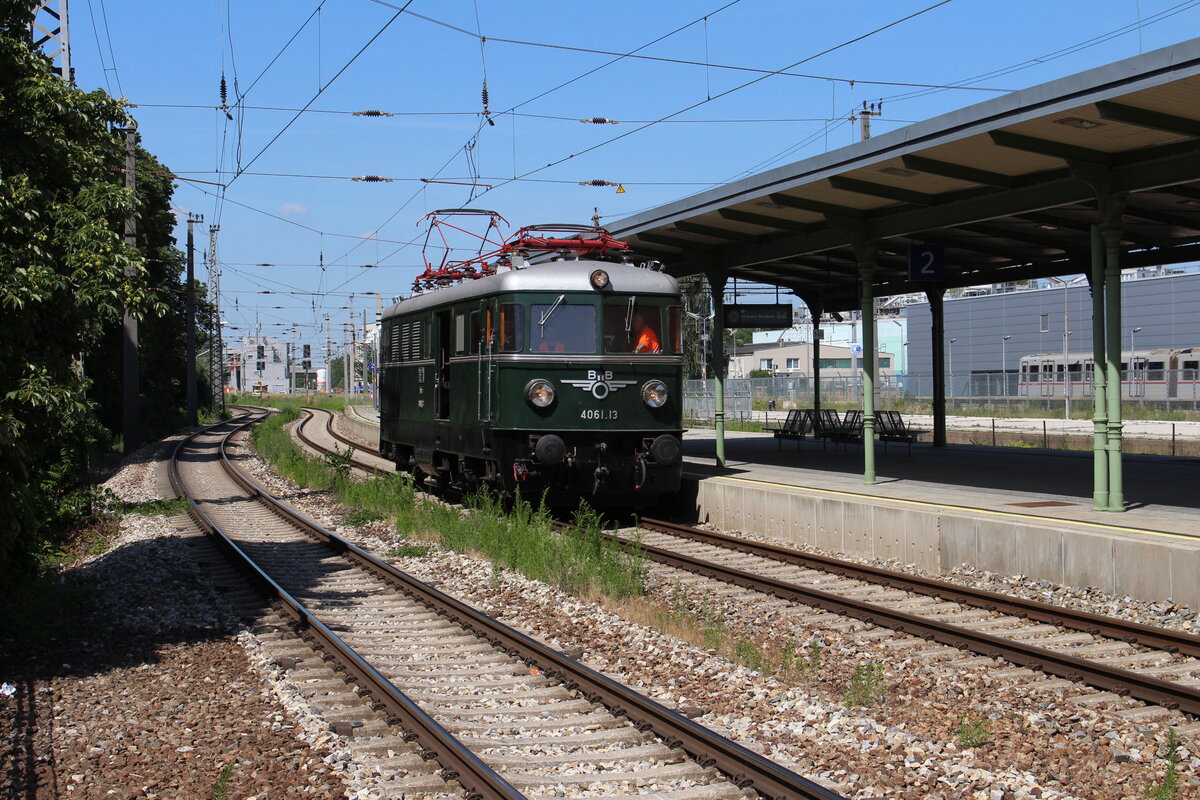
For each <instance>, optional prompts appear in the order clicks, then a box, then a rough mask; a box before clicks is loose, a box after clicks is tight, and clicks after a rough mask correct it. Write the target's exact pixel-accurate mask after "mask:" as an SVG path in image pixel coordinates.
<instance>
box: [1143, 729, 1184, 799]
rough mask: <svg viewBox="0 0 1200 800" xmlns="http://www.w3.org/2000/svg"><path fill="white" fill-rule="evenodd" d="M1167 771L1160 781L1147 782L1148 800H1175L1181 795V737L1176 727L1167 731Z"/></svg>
mask: <svg viewBox="0 0 1200 800" xmlns="http://www.w3.org/2000/svg"><path fill="white" fill-rule="evenodd" d="M1163 760H1164V761H1166V762H1167V771H1166V774H1164V775H1163V777H1162V780H1161V781H1159V782H1158V783H1148V784H1146V792H1145V794H1146V798H1147V800H1175V798H1176V797H1178V796H1179V737H1178V736H1177V735H1176V733H1175V729H1174V728H1171V729H1170V730H1169V731H1168V733H1167V752H1166V753H1165V754H1164V755H1163Z"/></svg>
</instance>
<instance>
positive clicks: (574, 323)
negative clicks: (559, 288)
mask: <svg viewBox="0 0 1200 800" xmlns="http://www.w3.org/2000/svg"><path fill="white" fill-rule="evenodd" d="M561 299H562V298H561V297H560V298H559V301H556V302H552V303H534V304H532V305H530V306H529V349H530V350H531V351H532V352H534V353H594V352H596V307H595V306H593V305H590V304H589V305H580V304H575V303H563V302H560V301H561Z"/></svg>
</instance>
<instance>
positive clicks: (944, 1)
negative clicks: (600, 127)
mask: <svg viewBox="0 0 1200 800" xmlns="http://www.w3.org/2000/svg"><path fill="white" fill-rule="evenodd" d="M953 1H954V0H938V2H936V3H933V4H932V5H928V6H926V7H925V8H922V9H920V10H918V11H914V12H912V13H911V14H907V15H905V16H903V17H900V18H899V19H895V20H892V21H891V22H889V23H887V24H885V25H881V26H879V27H876V28H873V29H872V30H870V31H867V32H866V33H862V34H859V35H858V36H855V37H853V38H851V39H846V40H845V41H842V42H840V43H838V44H835V45H832V46H830V47H827V48H825V49H824V50H821V51H819V52H817V53H813V54H812V55H810V56H806V57H804V58H802V59H800V60H799V61H795V62H793V63H791V64H789V65H787V66H786V67H783V68H782V69H780V70H776V71H775V72H773V73H769V74H767V75H759V76H758V77H756V78H752V79H751V80H749V81H746V82H745V83H742V84H739V85H737V86H734V87H732V88H730V89H726V90H725V91H723V92H719V93H717V94H716V95H713V96H712V97H711V98H709V97H706V98H705V99H703V100H698V101H696V102H695V103H692V104H690V105H687V106H685V107H683V108H681V109H679V110H678V111H674V112H672V113H670V114H667V115H665V116H663V117H661V118H659V119H657V120H654V121H653V122H647V123H644V124H642V125H639V126H638V127H636V128H634V129H633V130H630V131H626V132H624V133H621V134H618V135H616V136H613V137H611V138H609V139H605V140H604V141H602V142H598V143H596V144H594V145H591V146H590V147H586V148H584V149H583V150H580V151H579V152H578V153H571V154H569V155H566V156H563V157H562V158H559V159H557V160H555V161H551V162H550V163H548V164H546V165H544V166H541V167H536V168H534V169H531V170H528V171H526V172H524V173H522V174H521V175H517V176H514V178H513V179H510V180H508V181H504V182H501V183H500V184H498V185H497V186H496V188H499V187H500V186H505V185H506V184H508V183H511V182H513V181H514V180H517V179H520V178H527V177H529V176H530V175H535V174H537V173H538V172H542V171H543V170H547V169H550V168H551V167H555V166H558V165H559V164H562V163H565V162H567V161H570V160H571V159H573V158H577V157H579V156H581V155H583V154H585V153H590V152H592V151H594V150H598V149H600V148H601V147H606V146H607V145H610V144H612V143H613V142H617V141H620V140H622V139H625V138H628V137H630V136H633V135H634V134H636V133H640V132H641V131H644V130H646V129H647V128H650V127H653V126H654V125H657V124H659V123H660V122H662V121H665V120H668V119H671V118H673V117H677V116H679V115H680V114H684V113H686V112H688V111H691V110H692V109H693V108H698V107H700V106H702V105H704V104H706V103H711V102H712V101H713V100H718V99H720V98H722V97H726V96H728V95H731V94H733V93H734V92H739V91H741V90H742V89H746V88H748V87H750V86H753V85H755V84H757V83H761V82H762V81H765V80H766V79H767V78H770V77H772V75H774V74H776V73H778V72H782V71H783V70H789V69H793V68H795V67H798V66H799V65H801V64H805V63H807V62H809V61H813V60H814V59H817V58H820V57H821V56H824V55H828V54H829V53H832V52H835V51H837V50H840V49H842V48H844V47H848V46H850V45H852V44H856V43H857V42H861V41H863V40H864V39H868V38H870V37H872V36H874V35H876V34H878V33H881V32H883V31H885V30H888V29H890V28H894V27H896V26H897V25H901V24H903V23H905V22H908V21H909V20H912V19H915V18H916V17H919V16H922V15H924V14H928V13H929V12H931V11H934V10H936V9H938V8H941V7H942V6H945V5H948V4H949V3H951V2H953ZM487 191H492V190H486V191H485V192H483V194H486V193H487Z"/></svg>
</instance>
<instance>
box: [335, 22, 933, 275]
mask: <svg viewBox="0 0 1200 800" xmlns="http://www.w3.org/2000/svg"><path fill="white" fill-rule="evenodd" d="M371 1H372V2H374V3H377V4H379V5H383V6H387V7H388V8H397V6H394V5H392V4H391V3H388V2H386V1H385V0H371ZM947 1H948V0H947ZM740 2H741V0H731V1H730V2H728V3H725V4H724V5H722V6H720V7H719V8H717V9H716V10H715V11H711V12H709V13H708V14H706V15H704V16H703V17H697V18H696V19H694V20H692V21H691V22H688V23H687V24H685V25H681V26H679V27H678V28H675V29H674V30H672V31H669V32H668V33H664V34H663V35H661V36H658V37H656V38H654V39H651V40H650V41H649V42H646V43H645V44H643V45H641V46H639V47H636V48H634V49H633V50H631V51H629V54H633V53H637V52H639V51H641V50H645V49H646V48H647V47H651V46H653V45H655V44H657V43H658V42H661V41H662V40H664V39H667V38H669V37H671V36H674V35H675V34H677V33H679V32H680V31H683V30H686V29H687V28H690V27H691V26H693V25H695V24H696V23H698V22H701V21H703V20H706V19H707V18H708V17H710V16H715V15H716V14H719V13H721V12H722V11H725V10H726V9H728V8H731V7H732V6H735V5H737V4H738V3H740ZM409 5H411V0H410V2H409V3H406V4H405V5H404V7H403V8H400V9H399V10H398V13H407V14H409V15H410V16H415V17H418V18H420V19H424V20H427V21H429V22H433V23H434V24H437V25H443V26H446V27H450V28H454V29H456V30H465V29H458V28H455V26H452V25H449V23H444V22H442V21H440V20H435V19H433V18H432V17H426V16H424V15H421V14H417V13H416V12H414V11H408V10H407V9H408V6H409ZM465 32H466V33H467V34H468V35H473V34H471V32H470V31H465ZM627 55H628V54H627ZM624 57H625V56H617V57H615V58H613V59H610V60H609V61H606V62H605V63H603V64H601V65H599V66H597V67H593V68H592V69H589V70H587V71H586V72H583V73H581V74H579V75H576V76H575V77H574V78H570V79H569V80H566V81H563V82H562V83H560V84H558V85H557V86H554V87H552V88H550V89H547V90H545V91H543V92H539V93H538V94H536V95H534V96H533V97H531V98H529V99H527V100H524V101H522V102H520V103H517V104H516V105H514V106H512V107H510V108H508V109H507V110H505V111H504V112H502V114H508V113H512V112H514V111H516V110H517V109H518V108H521V107H522V106H525V105H528V104H530V103H532V102H534V101H535V100H540V99H541V98H543V97H545V96H547V95H549V94H552V93H554V92H556V91H558V90H559V89H562V88H564V87H566V86H569V85H571V84H572V83H575V82H576V81H580V80H582V79H584V78H586V77H588V76H589V75H593V74H595V73H597V72H599V71H600V70H602V69H605V68H606V67H608V66H610V65H612V64H615V63H617V62H618V61H620V60H621V59H622V58H624ZM484 124H485V123H483V122H481V123H480V124H479V127H477V128H476V130H475V133H474V134H472V136H471V138H470V139H468V140H467V142H466V143H465V144H464V145H462V146H461V147H459V149H458V150H457V151H455V153H454V154H453V155H452V156H450V158H448V159H447V160H446V162H445V163H444V164H442V166H441V167H439V168H438V170H437V172H435V173H434V177H435V178H436V177H438V176H440V175H441V174H442V171H443V170H445V169H446V167H448V166H449V165H450V164H451V163H452V162H453V161H454V160H455V159H456V158H458V155H459V153H462V152H463V151H464V150H466V148H467V147H468V146H471V142H472V141H473V140H474V139H475V137H477V136H478V135H479V132H480V131H481V130H482V129H483V127H484ZM423 189H424V187H421V188H420V189H418V190H417V191H416V192H414V193H413V194H412V196H410V197H409V198H408V199H407V200H406V201H404V204H403V205H401V206H400V207H399V208H398V209H396V210H395V211H394V212H392V214H391V216H389V217H388V218H387V219H386V220H384V222H383V224H382V225H380V226H379V227H378V228H376V230H379V229H382V228H383V227H385V226H386V225H388V224H390V223H391V221H392V220H393V219H395V218H396V216H397V215H399V214H400V212H402V211H403V210H404V209H405V208H407V207H408V206H409V205H410V204H411V203H412V202H413V200H416V199H417V197H418V196H419V195H420V193H421V191H423ZM472 197H473V198H474V195H472ZM360 246H361V243H359V244H357V245H355V246H354V247H352V248H350V250H348V251H346V252H345V253H343V254H342V258H345V257H346V256H348V255H349V254H350V253H352V252H354V251H355V250H356V249H357V248H358V247H360ZM403 249H404V248H403V247H399V248H396V249H395V250H393V251H392V252H391V253H388V254H387V255H386V256H384V257H383V258H382V259H379V260H380V261H386V260H387V259H389V258H391V257H392V256H394V255H395V254H396V253H398V252H400V251H401V250H403ZM343 285H345V284H343Z"/></svg>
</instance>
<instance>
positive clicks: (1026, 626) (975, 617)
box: [616, 519, 1200, 716]
mask: <svg viewBox="0 0 1200 800" xmlns="http://www.w3.org/2000/svg"><path fill="white" fill-rule="evenodd" d="M640 525H641V528H642V529H643V530H644V532H645V534H644V535H643V536H642V538H640V539H639V541H638V542H637V543H636V544H634V543H633V542H632V541H631V540H630V539H628V538H626V537H616V538H618V539H619V540H620V541H622V542H623V543H624V544H625V545H626V546H629V547H633V546H636V547H637V548H638V549H639V550H640V551H641V552H643V553H645V554H646V556H647V557H648V558H650V559H652V560H654V561H656V562H658V563H661V564H664V565H667V566H670V567H674V568H677V569H681V570H685V571H687V572H690V573H693V574H697V575H701V576H704V577H708V578H716V579H718V580H721V581H723V582H726V583H731V584H735V585H738V586H742V587H744V588H747V589H751V590H753V591H756V592H761V593H764V594H768V595H773V596H776V597H780V598H782V599H786V600H791V601H794V602H797V603H802V604H804V605H807V606H813V607H816V608H820V609H823V610H825V611H830V612H833V613H836V614H839V615H844V616H847V617H850V618H854V619H858V620H861V621H863V622H866V623H869V624H874V625H880V626H883V627H887V628H891V629H893V630H897V631H901V632H904V633H908V634H911V635H914V636H918V637H921V638H924V639H929V640H932V641H936V642H938V643H941V644H944V645H949V646H951V647H955V648H959V649H964V650H969V651H972V652H975V653H978V654H980V655H984V656H988V657H991V658H1003V659H1004V660H1006V661H1009V662H1011V663H1014V664H1018V665H1020V666H1022V667H1026V668H1028V669H1031V670H1034V671H1041V672H1046V673H1049V674H1053V675H1056V676H1059V677H1062V678H1066V679H1068V680H1071V681H1076V682H1080V683H1086V684H1088V685H1090V686H1093V687H1095V688H1098V689H1101V690H1102V691H1107V692H1111V693H1113V694H1115V695H1120V696H1126V695H1127V696H1130V697H1134V698H1136V699H1138V700H1142V701H1144V702H1146V703H1151V704H1155V705H1160V706H1163V707H1164V708H1167V709H1172V710H1179V711H1181V712H1184V713H1186V714H1190V715H1192V716H1200V660H1197V658H1196V657H1197V656H1200V637H1196V636H1193V635H1190V634H1186V633H1182V632H1178V631H1172V630H1169V629H1165V628H1158V627H1154V626H1149V625H1141V624H1138V623H1134V622H1128V621H1125V620H1120V619H1116V618H1112V617H1105V616H1101V615H1097V614H1091V613H1088V612H1084V611H1076V610H1073V609H1069V608H1064V607H1061V606H1052V605H1048V604H1045V603H1039V602H1036V601H1032V600H1026V599H1023V598H1019V597H1012V596H1009V595H1002V594H998V593H994V592H987V591H983V590H978V589H972V588H968V587H962V586H956V585H954V584H950V583H946V582H944V581H937V580H933V579H929V578H921V577H917V576H913V575H908V574H905V573H900V572H895V571H891V570H885V569H881V568H877V567H871V566H867V565H863V564H856V563H853V562H849V561H843V560H840V559H834V558H829V557H824V556H817V555H813V554H809V553H803V552H800V551H797V550H792V549H790V548H785V547H778V546H773V545H768V544H762V543H759V542H753V541H749V540H746V539H742V538H739V537H733V536H727V535H724V534H719V533H714V532H712V531H706V530H703V529H699V528H694V527H690V526H686V525H678V524H675V523H670V522H665V521H661V520H653V519H642V520H640ZM1063 629H1066V630H1065V631H1064V630H1063ZM1173 679H1174V680H1173Z"/></svg>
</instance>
